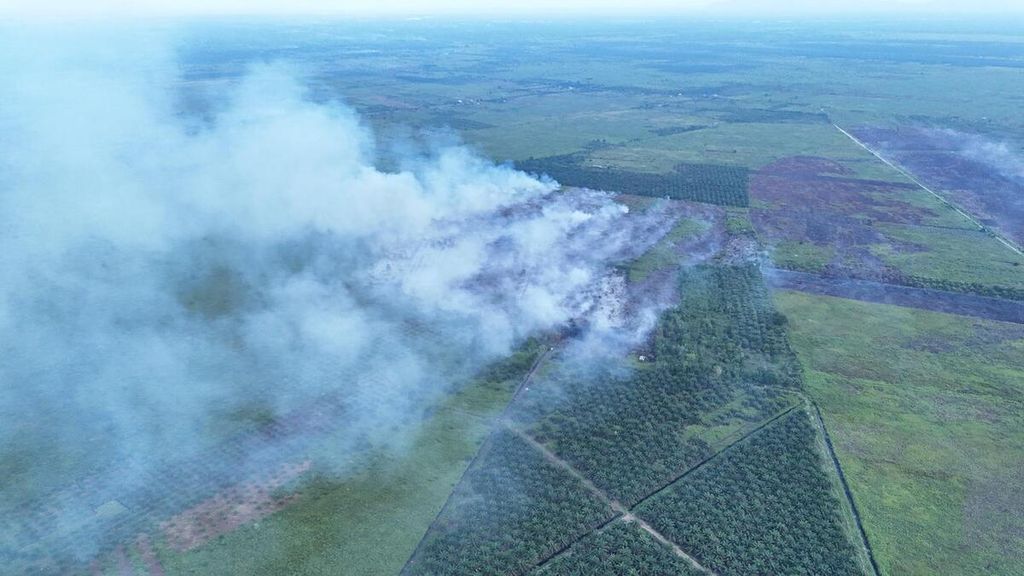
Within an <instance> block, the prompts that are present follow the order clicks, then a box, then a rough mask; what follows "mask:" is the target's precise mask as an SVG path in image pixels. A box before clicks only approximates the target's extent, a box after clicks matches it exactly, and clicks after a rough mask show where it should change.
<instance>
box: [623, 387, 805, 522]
mask: <svg viewBox="0 0 1024 576" xmlns="http://www.w3.org/2000/svg"><path fill="white" fill-rule="evenodd" d="M799 407H800V404H793V405H792V406H790V407H789V408H786V409H785V410H783V411H782V412H779V413H778V414H776V415H774V416H772V417H771V418H769V419H767V420H765V421H764V422H761V423H760V424H758V425H757V426H755V427H754V428H751V429H750V431H749V432H747V433H746V434H744V435H742V436H740V437H739V438H737V439H735V440H733V441H732V442H730V443H728V444H726V445H725V446H723V447H721V448H719V449H718V450H717V451H716V452H713V453H711V454H709V455H707V456H705V457H704V458H703V459H702V460H700V461H699V462H697V463H696V464H694V465H693V466H691V467H689V468H687V469H686V470H685V471H683V472H682V473H681V474H679V475H678V476H675V477H674V478H672V479H671V480H669V481H668V482H667V483H665V484H663V485H662V486H661V487H660V488H658V489H656V490H654V491H653V492H651V493H649V494H648V495H646V496H644V497H643V498H641V499H639V500H637V501H636V503H635V504H633V505H632V506H630V507H629V510H630V511H633V510H635V509H636V508H637V507H638V506H640V505H641V504H643V503H644V502H647V501H648V500H650V499H651V498H654V497H655V496H657V495H658V494H661V493H662V492H664V491H665V490H667V489H668V488H669V487H670V486H672V485H673V484H675V483H676V482H679V481H680V480H682V479H683V478H686V477H687V476H689V475H690V474H691V473H693V472H695V471H696V470H697V469H699V468H703V467H704V465H705V464H707V463H708V462H710V461H711V460H714V459H715V458H717V457H718V456H719V455H720V454H722V453H724V452H725V451H727V450H729V449H730V448H732V447H733V446H735V445H737V444H739V443H740V442H743V441H744V440H746V439H747V438H750V437H751V436H753V435H754V434H757V433H758V432H760V431H761V430H764V429H765V427H767V426H770V425H771V424H772V423H773V422H775V421H777V420H778V419H780V418H782V417H784V416H786V415H787V414H789V413H790V412H792V411H793V410H796V409H797V408H799Z"/></svg>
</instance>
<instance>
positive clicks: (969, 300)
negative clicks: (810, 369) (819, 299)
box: [765, 269, 1024, 324]
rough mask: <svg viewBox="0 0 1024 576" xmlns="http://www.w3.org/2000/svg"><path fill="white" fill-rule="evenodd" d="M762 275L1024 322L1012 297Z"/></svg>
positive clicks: (810, 289)
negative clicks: (1004, 297)
mask: <svg viewBox="0 0 1024 576" xmlns="http://www.w3.org/2000/svg"><path fill="white" fill-rule="evenodd" d="M765 279H766V280H767V281H768V283H769V284H770V285H771V286H772V287H773V288H782V289H786V290H795V291H797V292H806V293H808V294H818V295H822V296H836V297H839V298H847V299H850V300H860V301H862V302H873V303H877V304H892V305H895V306H903V307H905V308H919V309H921V310H930V311H933V312H945V313H947V314H959V315H961V316H973V317H975V318H984V319H986V320H999V321H1002V322H1013V323H1016V324H1024V302H1019V301H1015V300H1006V299H1003V298H992V297H990V296H978V295H976V294H967V293H962V292H946V291H943V290H935V289H932V288H914V287H910V286H901V285H896V284H885V283H882V282H874V281H871V280H856V279H852V278H834V277H826V276H821V275H818V274H810V273H807V272H794V271H790V270H780V269H766V270H765Z"/></svg>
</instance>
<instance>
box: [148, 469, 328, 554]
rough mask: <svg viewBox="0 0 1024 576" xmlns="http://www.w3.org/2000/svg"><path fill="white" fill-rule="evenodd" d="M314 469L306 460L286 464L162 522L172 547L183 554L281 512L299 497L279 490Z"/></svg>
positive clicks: (165, 534) (162, 527)
mask: <svg viewBox="0 0 1024 576" xmlns="http://www.w3.org/2000/svg"><path fill="white" fill-rule="evenodd" d="M310 467H312V462H311V461H309V460H304V461H302V462H298V463H294V464H285V465H283V466H281V467H280V468H279V469H278V470H277V471H275V472H273V473H271V474H267V475H265V476H263V477H261V478H259V479H257V480H254V481H249V482H246V483H243V484H238V485H236V486H232V487H231V488H228V489H227V490H224V491H222V492H219V493H217V494H216V495H214V496H213V497H211V498H209V499H207V500H204V501H202V502H200V503H199V504H197V505H195V506H193V507H191V508H189V509H188V510H185V511H184V512H182V513H180V514H178V515H176V516H174V517H173V518H171V519H170V520H167V521H166V522H163V523H161V525H160V527H161V529H162V530H163V533H164V536H165V537H166V539H167V543H168V545H169V546H170V547H171V548H173V549H174V550H177V551H179V552H183V551H185V550H190V549H192V548H195V547H197V546H200V545H201V544H203V543H205V542H207V541H208V540H210V539H211V538H214V537H216V536H219V535H221V534H226V533H228V532H231V531H232V530H234V529H236V528H238V527H239V526H242V525H243V524H247V523H249V522H254V521H256V520H259V519H261V518H264V517H266V516H269V515H270V514H273V513H274V512H277V511H278V510H281V509H282V508H284V507H285V506H287V505H288V504H290V503H291V502H293V501H294V500H295V498H296V497H297V496H296V495H294V494H286V495H278V494H277V491H278V490H279V489H280V488H282V487H283V486H285V485H286V484H288V483H290V482H291V481H293V480H295V479H296V478H298V477H299V476H301V475H302V474H303V473H305V472H306V471H308V470H309V469H310Z"/></svg>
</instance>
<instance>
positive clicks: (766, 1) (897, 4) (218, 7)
mask: <svg viewBox="0 0 1024 576" xmlns="http://www.w3.org/2000/svg"><path fill="white" fill-rule="evenodd" d="M1012 5H1016V6H1013V7H1011V6H1012ZM1022 10H1024V1H1022V0H634V1H632V2H623V1H622V0H518V1H515V2H510V1H509V0H416V1H413V0H85V1H83V0H0V16H30V17H56V18H61V17H81V16H94V17H109V16H168V15H172V16H173V15H224V14H273V15H283V14H295V15H302V14H338V15H354V16H356V15H357V16H397V17H411V16H441V15H489V14H495V15H501V14H512V15H530V16H551V15H577V14H579V15H601V14H624V13H625V14H637V15H642V14H654V13H665V12H670V13H678V14H693V13H697V14H701V13H712V14H722V13H727V14H750V15H758V16H765V15H772V14H777V15H784V16H792V15H795V14H897V13H908V12H909V13H923V14H931V15H937V16H942V15H954V14H999V13H1000V12H1011V11H1012V12H1015V13H1020V12H1021V11H1022Z"/></svg>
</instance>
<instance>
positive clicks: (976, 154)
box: [855, 126, 1024, 246]
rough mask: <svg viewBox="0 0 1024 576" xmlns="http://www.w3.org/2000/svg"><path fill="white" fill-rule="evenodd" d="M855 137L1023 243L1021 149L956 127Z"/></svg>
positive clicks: (869, 131)
mask: <svg viewBox="0 0 1024 576" xmlns="http://www.w3.org/2000/svg"><path fill="white" fill-rule="evenodd" d="M855 134H856V136H857V138H859V139H861V140H862V141H864V142H865V143H866V144H868V145H869V146H871V147H872V148H873V149H875V150H877V151H878V152H879V153H880V154H881V155H882V156H884V157H886V158H887V159H888V160H890V161H892V162H894V163H895V164H897V165H899V166H901V167H903V168H904V169H905V170H907V171H908V172H910V173H912V174H913V175H914V176H915V177H916V178H918V179H919V180H921V181H922V182H924V183H925V184H926V185H928V186H929V187H931V188H934V189H936V190H938V191H941V192H942V193H943V194H945V195H947V197H948V199H949V200H950V201H952V202H953V203H954V204H956V205H958V206H960V207H961V208H963V209H964V210H966V211H967V212H969V213H971V214H973V215H975V216H976V217H977V218H978V219H979V220H980V221H981V222H982V223H983V224H985V225H986V226H989V227H991V228H995V229H997V230H999V231H1000V232H1002V233H1003V234H1005V235H1007V236H1008V237H1010V238H1011V239H1012V240H1013V241H1014V242H1016V244H1017V245H1018V246H1019V245H1021V244H1022V243H1024V152H1022V151H1021V150H1020V149H1019V148H1017V149H1014V148H1013V147H1012V146H1010V145H1009V144H1007V143H1004V142H996V141H993V140H989V139H987V138H984V137H982V136H979V135H975V134H967V133H963V132H958V131H955V130H946V129H936V128H923V127H912V126H902V127H899V128H895V129H890V128H861V129H859V130H856V131H855Z"/></svg>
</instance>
